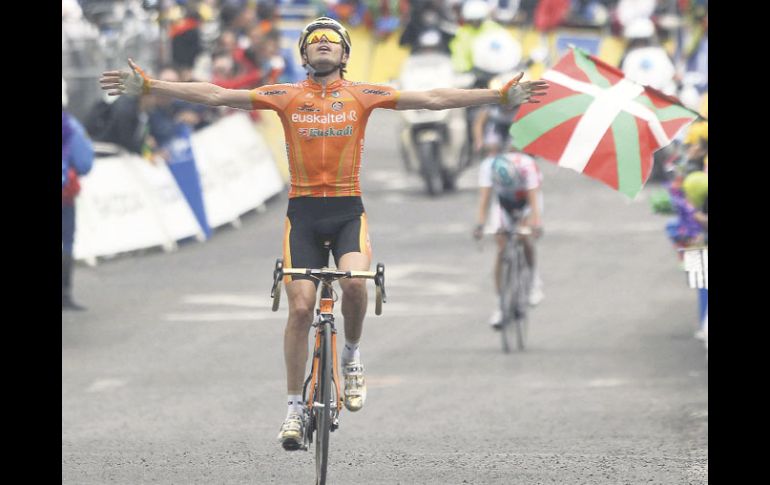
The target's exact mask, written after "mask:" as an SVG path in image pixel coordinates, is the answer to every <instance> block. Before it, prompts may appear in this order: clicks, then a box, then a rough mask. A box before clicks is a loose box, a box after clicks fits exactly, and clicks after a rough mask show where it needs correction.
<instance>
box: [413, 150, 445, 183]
mask: <svg viewBox="0 0 770 485" xmlns="http://www.w3.org/2000/svg"><path fill="white" fill-rule="evenodd" d="M417 153H418V154H419V156H420V173H421V175H422V178H423V180H424V181H425V188H426V189H427V191H428V195H430V196H435V195H437V194H438V193H439V192H441V187H442V184H443V181H442V178H443V177H442V174H441V147H439V146H438V142H435V141H430V142H425V143H420V144H418V145H417Z"/></svg>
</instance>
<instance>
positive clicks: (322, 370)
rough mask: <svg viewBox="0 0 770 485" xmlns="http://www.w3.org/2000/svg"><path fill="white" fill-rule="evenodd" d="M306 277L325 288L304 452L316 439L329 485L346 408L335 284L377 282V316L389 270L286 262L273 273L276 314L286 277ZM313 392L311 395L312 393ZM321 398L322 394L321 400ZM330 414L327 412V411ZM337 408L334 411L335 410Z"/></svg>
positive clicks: (308, 386) (320, 471)
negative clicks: (332, 439)
mask: <svg viewBox="0 0 770 485" xmlns="http://www.w3.org/2000/svg"><path fill="white" fill-rule="evenodd" d="M288 275H304V276H309V277H310V278H312V279H315V280H317V281H319V282H320V284H321V293H320V299H319V302H318V308H317V309H316V315H315V318H314V319H313V324H312V326H313V327H315V329H316V332H315V344H314V346H313V363H312V366H311V371H310V374H309V375H308V377H307V379H306V380H305V384H304V386H303V389H302V398H303V401H305V403H306V407H305V412H306V418H307V419H306V420H305V433H304V443H303V444H302V447H301V449H303V450H307V449H308V446H307V445H308V443H312V441H313V435H314V434H316V435H318V434H319V433H320V437H319V436H316V457H315V459H316V483H317V484H322V485H323V484H325V483H326V468H327V464H328V453H329V446H328V445H329V432H330V431H334V430H335V429H337V428H338V427H339V415H340V412H341V411H342V406H343V395H342V392H340V379H339V365H338V362H339V361H338V360H337V330H336V328H335V327H334V301H335V292H334V289H333V288H332V284H333V283H334V282H335V281H337V280H340V279H345V278H366V279H373V280H374V283H375V287H376V304H375V313H376V314H377V315H380V314H381V313H382V304H383V303H384V302H386V301H387V300H386V297H385V266H384V265H383V264H382V263H378V264H377V269H376V271H340V270H332V269H328V268H321V269H312V268H284V267H283V260H281V259H278V260H276V262H275V270H274V271H273V289H272V291H271V292H270V296H271V297H272V298H273V311H277V310H278V306H279V305H280V300H281V283H282V281H283V278H284V276H288ZM329 379H331V382H333V383H334V389H335V391H336V405H332V403H331V397H332V396H331V387H330V382H329ZM308 391H309V392H308ZM317 394H320V396H318V395H317ZM327 406H329V408H330V409H329V411H328V412H326V407H327ZM332 408H333V409H332Z"/></svg>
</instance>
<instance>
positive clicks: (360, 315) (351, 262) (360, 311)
mask: <svg viewBox="0 0 770 485" xmlns="http://www.w3.org/2000/svg"><path fill="white" fill-rule="evenodd" d="M370 263H371V259H370V258H369V256H368V255H367V254H365V253H357V252H354V253H346V254H344V255H343V256H342V257H341V258H340V261H339V265H338V269H340V270H342V271H368V270H369V265H370ZM339 282H340V287H341V288H342V316H343V317H344V319H345V341H347V342H353V343H358V342H359V341H360V340H361V334H362V332H363V326H364V316H365V315H366V305H367V302H368V299H367V293H366V280H364V279H342V280H339Z"/></svg>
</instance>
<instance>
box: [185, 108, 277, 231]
mask: <svg viewBox="0 0 770 485" xmlns="http://www.w3.org/2000/svg"><path fill="white" fill-rule="evenodd" d="M192 149H193V153H194V154H195V163H196V166H197V168H198V173H199V174H200V177H201V186H202V187H203V200H204V204H205V207H206V217H207V219H208V222H209V225H210V226H211V227H218V226H221V225H223V224H228V223H231V222H235V221H236V220H237V219H238V217H239V216H240V215H241V214H243V213H245V212H248V211H250V210H253V209H256V208H257V207H259V206H260V205H262V204H263V203H264V202H265V200H267V199H268V198H270V197H272V196H273V195H275V194H277V193H279V192H280V191H281V190H283V188H284V182H283V179H282V178H281V174H280V172H279V171H278V168H277V167H276V166H275V161H274V160H273V156H272V154H271V152H270V149H269V148H268V146H267V145H266V143H265V141H264V139H263V138H262V135H261V134H260V133H259V132H258V131H257V130H256V128H255V127H254V124H253V123H252V122H251V119H250V118H249V117H248V115H246V114H245V113H236V114H233V115H230V116H228V117H226V118H223V119H221V120H219V121H218V122H217V123H215V124H213V125H211V126H209V127H206V128H204V129H202V130H200V131H197V132H195V133H194V134H193V135H192Z"/></svg>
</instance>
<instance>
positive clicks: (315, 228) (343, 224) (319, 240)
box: [283, 197, 372, 284]
mask: <svg viewBox="0 0 770 485" xmlns="http://www.w3.org/2000/svg"><path fill="white" fill-rule="evenodd" d="M285 227H286V229H285V231H284V236H283V264H284V267H286V268H325V267H328V265H329V253H330V252H331V253H332V254H333V255H334V262H335V264H336V265H339V262H340V258H342V256H344V255H345V254H347V253H364V254H366V255H368V256H369V258H371V257H372V247H371V243H370V242H369V225H368V223H367V221H366V212H364V204H363V202H362V201H361V197H294V198H291V199H289V209H288V210H287V212H286V223H285ZM291 279H292V280H297V279H311V278H309V277H307V276H296V275H292V276H291ZM316 284H317V282H316Z"/></svg>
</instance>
